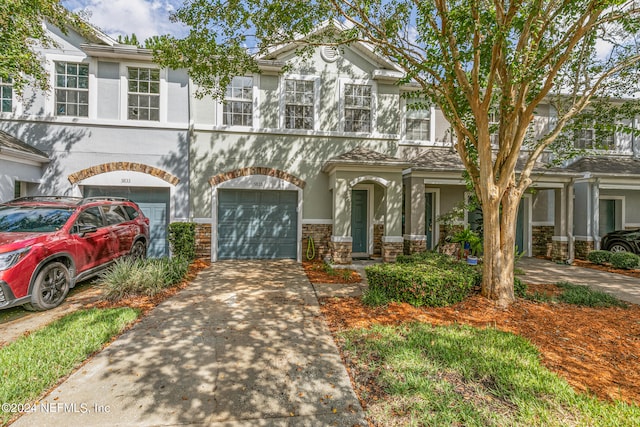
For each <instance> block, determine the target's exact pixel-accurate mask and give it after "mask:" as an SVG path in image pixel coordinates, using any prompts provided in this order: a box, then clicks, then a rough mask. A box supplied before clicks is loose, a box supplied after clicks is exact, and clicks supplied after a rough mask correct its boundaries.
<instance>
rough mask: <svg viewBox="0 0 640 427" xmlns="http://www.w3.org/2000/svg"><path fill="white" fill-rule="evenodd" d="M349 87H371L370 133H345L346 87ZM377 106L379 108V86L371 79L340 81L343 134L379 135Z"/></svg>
mask: <svg viewBox="0 0 640 427" xmlns="http://www.w3.org/2000/svg"><path fill="white" fill-rule="evenodd" d="M347 85H359V86H370V87H371V109H370V111H371V126H370V129H369V132H351V131H349V132H347V131H345V114H344V113H345V87H346V86H347ZM377 106H378V85H377V83H376V82H375V81H374V80H370V79H340V89H339V100H338V109H339V121H340V122H339V130H340V132H342V133H345V134H349V135H353V134H361V135H377V126H376V124H377Z"/></svg>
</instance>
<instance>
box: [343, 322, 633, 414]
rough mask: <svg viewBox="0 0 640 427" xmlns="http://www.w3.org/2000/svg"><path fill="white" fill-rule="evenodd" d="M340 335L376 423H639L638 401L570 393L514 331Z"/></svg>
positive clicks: (418, 327) (380, 329)
mask: <svg viewBox="0 0 640 427" xmlns="http://www.w3.org/2000/svg"><path fill="white" fill-rule="evenodd" d="M339 342H340V343H341V345H342V346H343V351H344V354H345V355H346V357H347V359H348V360H350V363H351V364H352V375H353V377H354V378H355V379H356V382H360V383H361V385H364V384H366V387H360V390H361V392H362V394H363V396H362V397H363V398H364V400H365V401H366V402H368V407H367V414H368V416H369V417H370V418H371V420H372V421H373V422H374V424H375V425H381V426H382V425H383V426H394V425H398V426H400V425H402V426H574V425H579V426H638V425H640V408H639V407H638V406H635V405H634V406H632V405H627V404H625V403H620V402H616V403H607V402H603V401H600V400H598V399H596V398H592V397H590V396H587V395H584V394H578V393H576V392H575V391H574V390H573V389H572V388H571V387H570V386H569V384H567V382H566V381H564V380H563V379H561V378H560V377H558V376H557V375H556V374H554V373H552V372H551V371H549V370H547V369H546V368H545V367H544V366H542V364H541V363H540V358H539V355H538V351H537V350H536V348H535V347H534V346H533V345H531V344H530V343H529V342H528V341H526V340H525V339H523V338H521V337H519V336H516V335H514V334H510V333H506V332H502V331H498V330H495V329H478V328H473V327H469V326H461V325H455V326H432V325H429V324H423V323H413V324H406V325H402V326H375V327H373V328H371V329H358V330H349V331H345V332H342V333H340V334H339ZM372 394H375V395H378V396H373V395H372Z"/></svg>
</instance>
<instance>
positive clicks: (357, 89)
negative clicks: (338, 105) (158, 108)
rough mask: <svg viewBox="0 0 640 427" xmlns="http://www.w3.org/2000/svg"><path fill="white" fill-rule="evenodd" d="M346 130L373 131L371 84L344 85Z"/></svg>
mask: <svg viewBox="0 0 640 427" xmlns="http://www.w3.org/2000/svg"><path fill="white" fill-rule="evenodd" d="M344 131H345V132H371V86H369V85H355V84H345V85H344Z"/></svg>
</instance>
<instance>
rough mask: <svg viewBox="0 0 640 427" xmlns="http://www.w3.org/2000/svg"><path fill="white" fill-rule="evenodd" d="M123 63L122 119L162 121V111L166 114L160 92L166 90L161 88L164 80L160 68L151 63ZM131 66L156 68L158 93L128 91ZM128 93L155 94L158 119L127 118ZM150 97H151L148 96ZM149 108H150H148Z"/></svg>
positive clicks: (148, 68) (150, 121)
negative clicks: (123, 94)
mask: <svg viewBox="0 0 640 427" xmlns="http://www.w3.org/2000/svg"><path fill="white" fill-rule="evenodd" d="M124 65H125V69H124V78H125V80H126V86H125V87H124V91H125V96H124V97H123V98H122V99H123V104H124V116H123V118H124V120H127V121H131V122H145V123H146V122H149V123H159V122H162V121H163V120H162V118H163V117H162V111H163V110H164V111H165V114H166V109H165V108H163V102H162V101H163V100H162V93H163V92H166V91H163V90H162V89H163V88H162V81H163V80H165V79H163V75H162V74H163V73H162V71H163V70H162V69H160V68H159V67H155V66H153V65H152V64H144V65H140V64H124ZM132 68H137V69H147V70H156V71H158V93H157V94H155V93H152V92H130V91H129V70H130V69H132ZM149 82H151V80H149ZM130 95H143V96H149V97H151V96H157V98H158V119H157V120H154V119H151V118H149V119H140V118H137V119H133V118H129V96H130ZM149 99H151V98H149ZM144 108H149V107H144ZM149 109H150V108H149Z"/></svg>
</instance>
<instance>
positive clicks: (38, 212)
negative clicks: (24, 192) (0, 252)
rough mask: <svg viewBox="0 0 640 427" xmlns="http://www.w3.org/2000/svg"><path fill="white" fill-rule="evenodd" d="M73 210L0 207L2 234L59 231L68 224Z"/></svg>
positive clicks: (0, 229)
mask: <svg viewBox="0 0 640 427" xmlns="http://www.w3.org/2000/svg"><path fill="white" fill-rule="evenodd" d="M73 211H74V209H73V208H41V207H27V206H0V232H15V233H25V232H36V233H47V232H53V231H58V230H60V229H61V228H62V226H63V225H64V224H65V223H66V222H67V220H68V219H69V217H70V216H71V214H72V213H73Z"/></svg>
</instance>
